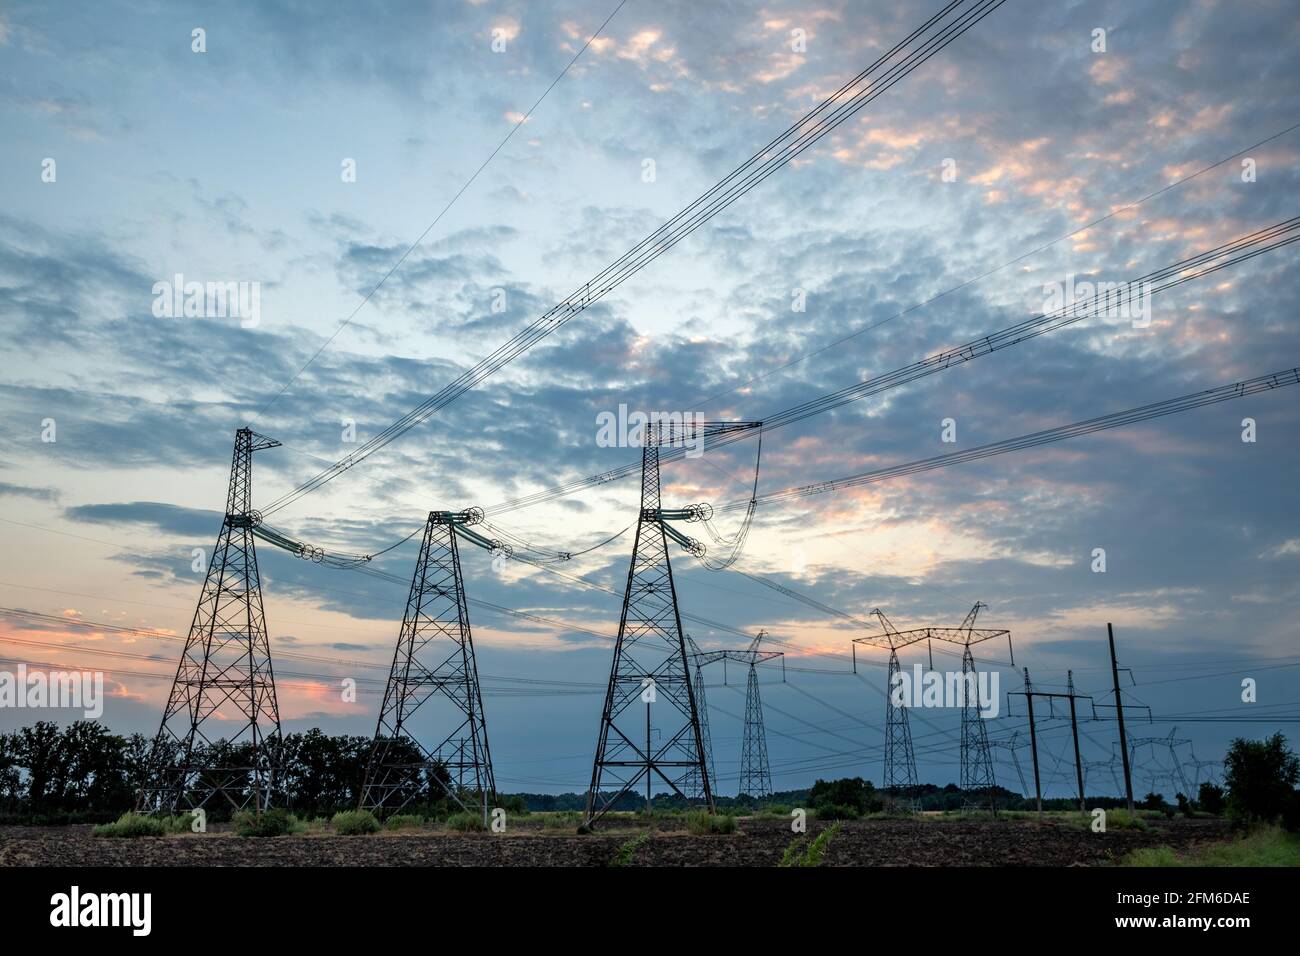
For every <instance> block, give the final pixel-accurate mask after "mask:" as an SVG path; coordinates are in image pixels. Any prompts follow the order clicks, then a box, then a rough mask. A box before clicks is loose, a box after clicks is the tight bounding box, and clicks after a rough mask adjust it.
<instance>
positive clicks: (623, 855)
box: [609, 833, 650, 866]
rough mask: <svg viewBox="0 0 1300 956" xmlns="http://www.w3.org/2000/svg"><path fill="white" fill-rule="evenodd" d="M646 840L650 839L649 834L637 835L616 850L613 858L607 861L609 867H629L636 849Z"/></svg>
mask: <svg viewBox="0 0 1300 956" xmlns="http://www.w3.org/2000/svg"><path fill="white" fill-rule="evenodd" d="M648 839H650V834H649V833H638V834H637V835H636V836H634V837H633V838H632V839H630V840H628V841H627V842H626V843H624V844H623V845H622V846H620V847H619V848H618V851H617V852H616V853H615V854H614V858H613V859H612V860H610V861H609V865H610V866H630V865H631V863H632V858H633V857H634V856H636V851H637V849H638V848H639V847H640V846H641V844H642V843H644V842H645V841H646V840H648Z"/></svg>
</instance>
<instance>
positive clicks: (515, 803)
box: [497, 793, 528, 817]
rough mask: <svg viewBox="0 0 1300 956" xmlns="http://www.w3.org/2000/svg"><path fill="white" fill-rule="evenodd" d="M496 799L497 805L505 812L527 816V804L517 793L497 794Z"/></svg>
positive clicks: (516, 815) (514, 815) (513, 815)
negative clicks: (508, 794) (509, 794)
mask: <svg viewBox="0 0 1300 956" xmlns="http://www.w3.org/2000/svg"><path fill="white" fill-rule="evenodd" d="M497 801H498V802H497V806H498V807H500V808H501V809H503V810H505V812H506V813H508V814H509V815H510V816H512V817H526V816H528V804H527V803H526V802H525V801H524V798H523V797H522V796H520V795H519V794H517V793H516V794H514V795H513V796H509V797H503V796H500V795H498V796H497Z"/></svg>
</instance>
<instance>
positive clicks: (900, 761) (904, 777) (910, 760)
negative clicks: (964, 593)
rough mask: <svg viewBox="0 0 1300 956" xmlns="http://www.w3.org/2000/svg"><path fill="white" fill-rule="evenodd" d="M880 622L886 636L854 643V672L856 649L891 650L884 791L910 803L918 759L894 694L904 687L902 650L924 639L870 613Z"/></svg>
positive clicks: (876, 612) (879, 613)
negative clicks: (899, 658) (858, 647)
mask: <svg viewBox="0 0 1300 956" xmlns="http://www.w3.org/2000/svg"><path fill="white" fill-rule="evenodd" d="M871 613H872V614H874V615H875V616H876V619H877V620H879V621H880V627H881V629H882V630H883V632H884V633H883V634H882V635H881V636H879V637H874V636H873V637H855V638H854V639H853V670H854V673H856V672H857V669H858V661H857V645H859V644H866V645H870V646H872V647H883V648H888V650H889V670H888V676H887V679H886V682H885V773H884V787H885V789H886V790H893V791H894V793H895V794H896V795H897V794H902V795H903V796H904V798H906V799H910V798H911V797H913V796H914V795H915V793H916V788H917V776H916V755H915V753H914V752H913V751H912V730H911V727H910V726H909V725H908V720H907V711H908V708H907V707H906V706H904V705H903V704H902V702H901V701H899V700H896V697H897V696H898V695H897V694H896V693H895V688H897V687H898V686H899V685H900V683H901V678H902V667H901V666H900V664H899V663H898V651H899V649H900V648H903V647H906V646H907V645H909V644H915V643H916V642H917V641H921V640H924V639H925V635H924V634H920V635H919V636H916V632H906V633H904V632H901V631H899V630H898V628H896V627H894V624H893V622H892V621H890V620H889V618H887V617H885V612H884V611H882V610H881V609H880V608H875V609H873V610H872V612H871Z"/></svg>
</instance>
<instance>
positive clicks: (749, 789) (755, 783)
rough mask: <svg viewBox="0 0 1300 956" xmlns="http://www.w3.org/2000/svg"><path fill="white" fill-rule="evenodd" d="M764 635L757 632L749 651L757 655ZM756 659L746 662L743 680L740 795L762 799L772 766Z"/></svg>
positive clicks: (766, 793)
mask: <svg viewBox="0 0 1300 956" xmlns="http://www.w3.org/2000/svg"><path fill="white" fill-rule="evenodd" d="M766 635H767V632H766V631H759V632H758V636H757V637H755V638H754V643H753V644H751V645H750V648H749V650H750V654H751V655H753V654H757V652H758V645H759V643H760V642H761V641H762V640H763V638H764V637H765V636H766ZM757 665H758V662H757V661H756V660H753V659H751V660H750V662H749V678H748V680H747V681H746V682H745V735H744V738H743V742H742V745H741V749H740V796H741V797H742V798H743V797H748V798H750V799H751V800H762V799H763V798H764V797H770V796H771V795H772V768H771V766H769V764H768V762H767V733H766V731H765V730H764V728H763V700H762V698H761V697H760V696H759V689H758V666H757Z"/></svg>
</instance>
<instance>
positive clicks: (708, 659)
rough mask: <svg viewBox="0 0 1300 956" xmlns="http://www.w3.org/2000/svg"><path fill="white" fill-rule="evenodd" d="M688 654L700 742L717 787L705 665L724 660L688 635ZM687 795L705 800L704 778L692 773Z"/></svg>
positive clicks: (719, 653)
mask: <svg viewBox="0 0 1300 956" xmlns="http://www.w3.org/2000/svg"><path fill="white" fill-rule="evenodd" d="M686 647H687V653H688V654H689V655H690V662H691V666H692V667H694V668H695V676H694V685H693V686H694V688H695V707H696V710H697V711H698V712H699V715H700V741H701V743H702V744H703V745H704V765H705V767H707V768H708V771H709V780H710V781H712V782H713V785H714V786H715V787H716V786H717V780H718V773H717V770H716V769H715V768H714V765H713V740H712V738H711V737H710V735H709V705H708V702H707V700H706V699H705V696H704V665H706V664H712V663H713V662H714V661H720V660H722V655H723V652H722V651H708V652H705V651H702V650H700V646H699V645H698V644H696V643H695V639H694V638H693V637H691V635H689V634H687V635H686ZM687 793H688V795H689V796H690V797H691V799H693V800H702V799H703V798H704V776H703V775H702V774H699V773H695V772H694V771H692V773H691V775H690V778H689V787H688V788H687Z"/></svg>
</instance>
